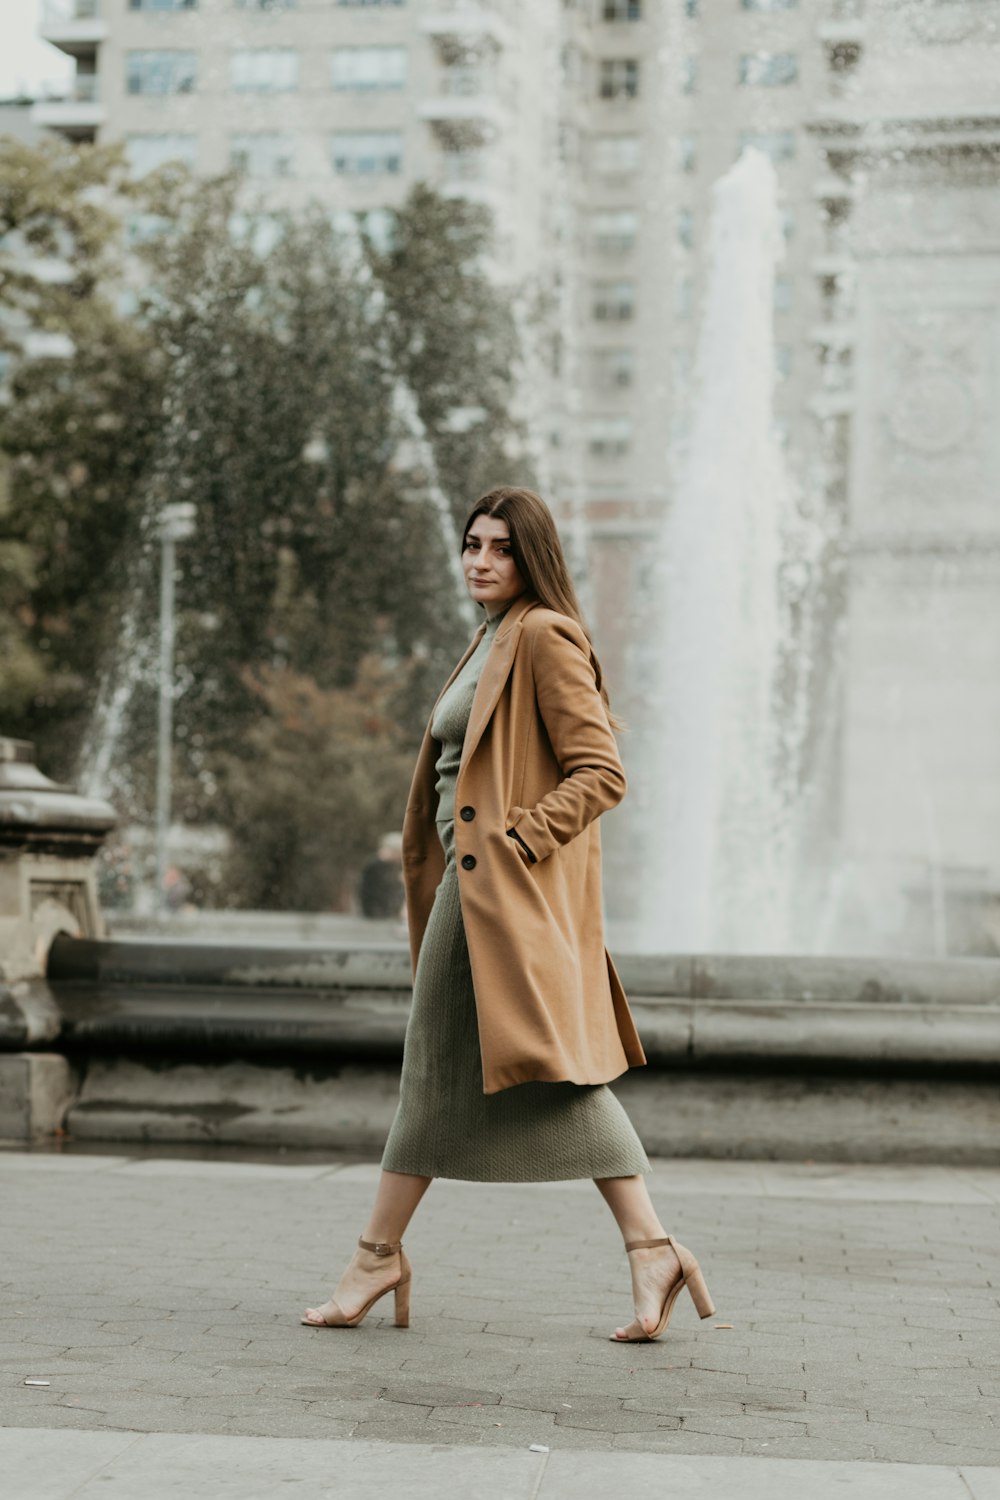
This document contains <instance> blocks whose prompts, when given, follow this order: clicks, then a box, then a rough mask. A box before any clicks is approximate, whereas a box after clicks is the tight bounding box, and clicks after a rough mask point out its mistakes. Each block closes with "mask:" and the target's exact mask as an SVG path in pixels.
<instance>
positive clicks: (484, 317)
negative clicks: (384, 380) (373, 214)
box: [366, 184, 531, 526]
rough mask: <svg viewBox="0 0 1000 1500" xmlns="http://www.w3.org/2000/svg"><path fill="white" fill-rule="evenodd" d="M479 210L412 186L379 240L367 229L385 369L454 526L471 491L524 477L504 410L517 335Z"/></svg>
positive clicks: (518, 437) (515, 430) (484, 214)
mask: <svg viewBox="0 0 1000 1500" xmlns="http://www.w3.org/2000/svg"><path fill="white" fill-rule="evenodd" d="M492 243H493V221H492V217H491V215H490V214H489V212H488V211H487V210H486V209H483V208H479V207H475V206H472V205H470V204H467V203H463V202H461V201H460V200H456V199H448V198H442V197H441V196H440V195H439V194H438V193H435V192H434V191H433V190H432V189H431V188H429V187H427V186H424V185H419V184H418V185H417V186H416V187H414V188H413V189H412V190H411V192H410V194H409V196H408V197H407V199H406V202H405V203H404V204H403V206H402V208H401V209H400V210H399V211H398V212H397V214H396V218H395V225H394V230H393V234H392V241H391V244H390V245H389V247H388V248H386V249H384V250H380V249H379V248H378V247H377V246H376V245H375V244H374V242H373V241H372V239H371V237H370V236H369V237H368V239H367V242H366V244H367V254H368V259H369V263H370V265H371V267H372V270H373V271H374V273H375V275H376V277H377V278H378V281H379V284H380V285H381V287H382V288H383V290H384V292H385V296H386V302H387V311H388V339H389V348H390V352H391V358H392V362H393V366H394V368H395V369H396V370H397V371H398V372H399V374H400V376H401V377H402V378H403V379H404V380H405V381H406V382H407V384H408V386H409V387H410V389H411V390H412V392H413V394H414V396H415V398H416V404H417V408H418V411H419V413H420V418H421V420H422V422H423V425H424V427H425V429H426V432H427V436H428V438H429V439H430V442H431V445H432V447H433V450H434V456H435V459H436V462H437V469H438V474H439V476H440V479H441V484H442V487H443V489H444V491H445V494H446V495H447V496H448V497H449V499H450V501H451V503H452V507H453V509H454V512H455V518H456V523H457V524H458V525H459V526H460V525H461V523H462V521H463V520H464V518H465V516H466V514H467V513H468V510H469V508H470V506H471V504H472V501H473V500H475V499H476V498H477V497H478V496H479V495H481V494H482V493H484V491H485V490H487V489H489V488H491V487H492V486H493V485H496V484H503V483H509V482H510V480H511V474H512V472H514V473H516V474H517V476H518V478H519V479H520V481H521V482H522V483H529V482H530V480H531V474H530V472H529V471H528V470H527V468H526V464H525V455H524V451H523V446H524V444H523V438H524V435H523V433H522V432H521V430H520V428H519V427H518V426H517V424H516V423H515V421H514V420H513V417H512V411H513V403H514V394H515V383H516V378H517V361H518V339H517V331H516V327H515V323H514V316H513V312H512V309H511V303H510V298H509V296H508V295H507V294H505V293H504V292H503V291H501V289H500V288H498V287H497V286H496V284H495V283H494V282H493V281H492V280H491V279H490V277H489V275H488V272H487V261H488V259H489V256H490V254H491V250H492Z"/></svg>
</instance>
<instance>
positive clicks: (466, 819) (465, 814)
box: [458, 807, 476, 823]
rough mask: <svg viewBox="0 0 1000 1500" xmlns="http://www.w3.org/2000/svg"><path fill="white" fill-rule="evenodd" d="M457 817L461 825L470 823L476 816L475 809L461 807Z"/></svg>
mask: <svg viewBox="0 0 1000 1500" xmlns="http://www.w3.org/2000/svg"><path fill="white" fill-rule="evenodd" d="M458 816H459V817H460V818H461V820H462V822H463V823H471V822H472V820H473V818H474V817H475V816H476V809H475V808H474V807H463V808H462V811H461V812H460V813H459V815H458Z"/></svg>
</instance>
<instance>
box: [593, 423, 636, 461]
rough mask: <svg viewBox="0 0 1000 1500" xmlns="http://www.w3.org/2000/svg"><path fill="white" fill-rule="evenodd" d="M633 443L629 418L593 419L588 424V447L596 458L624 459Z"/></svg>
mask: <svg viewBox="0 0 1000 1500" xmlns="http://www.w3.org/2000/svg"><path fill="white" fill-rule="evenodd" d="M631 441H632V423H631V422H630V421H629V419H628V417H591V419H590V421H589V422H588V423H587V447H588V449H589V450H590V452H591V453H592V454H593V456H594V457H595V458H622V457H624V455H625V454H626V453H627V452H628V450H629V445H630V443H631Z"/></svg>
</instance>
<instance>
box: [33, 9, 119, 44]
mask: <svg viewBox="0 0 1000 1500" xmlns="http://www.w3.org/2000/svg"><path fill="white" fill-rule="evenodd" d="M39 35H40V36H41V38H42V40H43V41H45V42H51V43H52V45H53V47H58V48H59V50H60V51H61V52H68V53H69V55H70V57H93V55H94V53H95V52H96V50H97V48H98V46H99V45H100V44H101V42H103V41H106V40H107V36H108V25H107V22H106V21H102V20H101V0H44V4H43V6H42V22H41V26H40V27H39Z"/></svg>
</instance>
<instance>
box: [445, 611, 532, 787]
mask: <svg viewBox="0 0 1000 1500" xmlns="http://www.w3.org/2000/svg"><path fill="white" fill-rule="evenodd" d="M535 602H536V601H535V600H534V599H526V598H521V599H518V600H516V601H515V602H514V603H513V604H512V605H511V607H510V609H509V611H508V613H507V618H506V619H505V620H504V622H503V624H502V625H501V626H500V629H499V630H498V631H497V637H496V640H495V641H494V642H493V645H492V646H491V648H490V654H489V656H488V657H487V658H486V661H485V663H484V664H483V670H482V672H481V673H480V676H479V682H478V684H477V686H476V695H475V697H474V698H473V700H472V712H471V713H470V714H469V727H468V728H467V729H466V731H465V743H464V744H463V746H462V760H461V763H460V765H459V772H461V771H462V770H464V768H465V766H466V765H467V763H468V761H469V757H470V756H471V755H472V754H473V753H474V751H475V749H476V746H477V745H478V744H479V741H480V740H481V739H482V737H483V733H484V732H485V729H486V726H487V724H488V723H489V722H490V719H491V718H492V716H493V710H494V709H495V708H496V706H497V704H498V703H499V701H500V694H501V693H502V692H503V690H504V687H505V686H506V683H507V678H508V677H509V676H510V669H511V667H512V666H513V665H514V656H515V653H516V651H517V643H518V641H519V640H520V638H521V623H522V620H523V618H524V616H525V615H526V614H527V612H528V610H529V609H533V608H534V605H535ZM476 641H477V642H478V641H479V636H478V635H477V637H476Z"/></svg>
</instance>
